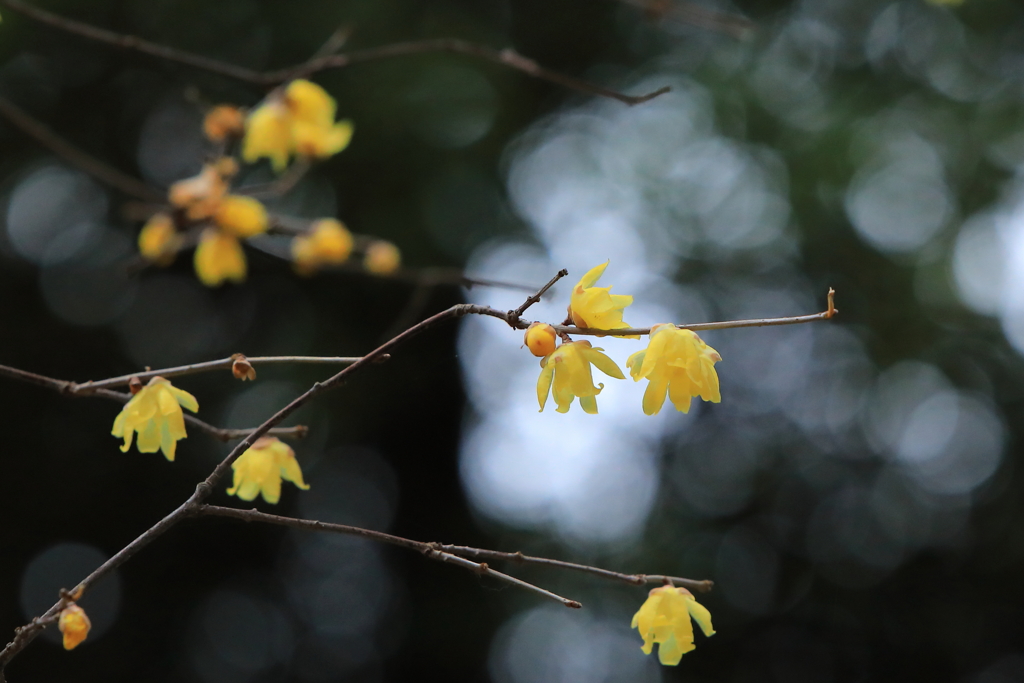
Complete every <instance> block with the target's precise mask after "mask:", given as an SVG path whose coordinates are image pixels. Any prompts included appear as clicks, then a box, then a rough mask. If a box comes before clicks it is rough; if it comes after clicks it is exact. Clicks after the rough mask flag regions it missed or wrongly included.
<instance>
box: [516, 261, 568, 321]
mask: <svg viewBox="0 0 1024 683" xmlns="http://www.w3.org/2000/svg"><path fill="white" fill-rule="evenodd" d="M568 274H569V271H568V270H566V269H565V268H562V269H561V270H560V271H558V272H557V273H555V276H554V277H553V278H551V279H550V280H549V281H548V283H547V284H546V285H544V286H543V287H541V288H540V289H539V290H537V293H536V294H533V295H531V296H529V297H527V298H526V301H524V302H523V304H522V305H521V306H520V307H519V308H517V309H516V310H514V311H509V312H508V317H509V320H514V321H515V322H519V318H521V317H522V315H523V313H525V312H526V309H527V308H529V307H530V306H532V305H534V304H535V303H537V302H538V301H540V298H541V297H542V296H544V293H545V292H546V291H548V290H549V289H551V288H552V287H553V286H554V285H555V283H556V282H558V281H559V280H561V279H562V278H563V277H565V276H566V275H568Z"/></svg>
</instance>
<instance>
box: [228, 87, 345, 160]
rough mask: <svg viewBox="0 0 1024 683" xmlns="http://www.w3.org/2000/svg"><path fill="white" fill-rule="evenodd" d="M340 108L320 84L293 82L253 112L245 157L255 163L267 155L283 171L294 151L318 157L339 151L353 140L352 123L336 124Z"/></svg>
mask: <svg viewBox="0 0 1024 683" xmlns="http://www.w3.org/2000/svg"><path fill="white" fill-rule="evenodd" d="M336 108H337V105H336V104H335V102H334V98H332V97H331V96H330V95H328V94H327V92H326V91H324V89H323V88H321V87H320V86H319V85H317V84H315V83H312V82H310V81H307V80H304V79H298V80H294V81H292V82H291V83H289V84H288V86H287V87H285V88H284V90H283V91H282V90H277V91H275V92H273V93H271V94H270V95H269V96H268V97H267V99H266V100H265V101H264V103H263V104H261V105H260V106H259V107H257V108H256V109H254V110H253V111H252V113H250V114H249V118H248V120H247V121H246V133H245V140H244V141H243V143H242V158H243V159H245V160H246V161H248V162H250V163H252V162H254V161H256V160H258V159H260V158H262V157H267V158H268V159H270V162H271V164H272V166H273V167H274V170H276V171H278V172H280V171H282V170H284V167H285V166H286V165H287V164H288V158H289V157H290V156H291V155H292V154H299V155H302V156H308V157H313V158H317V159H323V158H326V157H329V156H331V155H333V154H337V153H338V152H340V151H342V150H343V149H345V147H347V146H348V143H349V141H350V140H351V139H352V123H351V122H350V121H339V122H337V123H335V121H334V115H335V110H336Z"/></svg>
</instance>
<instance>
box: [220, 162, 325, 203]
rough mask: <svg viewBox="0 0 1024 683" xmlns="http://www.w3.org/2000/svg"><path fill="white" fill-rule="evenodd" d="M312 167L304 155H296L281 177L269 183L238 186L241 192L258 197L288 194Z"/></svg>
mask: <svg viewBox="0 0 1024 683" xmlns="http://www.w3.org/2000/svg"><path fill="white" fill-rule="evenodd" d="M309 169H310V163H309V159H307V158H306V157H304V156H299V157H296V159H295V162H294V163H293V164H292V165H291V166H289V167H288V170H287V171H285V172H284V173H282V174H281V176H280V177H279V178H276V179H275V180H272V181H270V182H269V183H260V184H258V185H249V186H247V187H246V186H243V187H239V188H238V193H239V194H244V195H249V196H250V197H255V198H257V199H276V198H277V197H283V196H284V195H286V194H288V193H289V192H290V191H291V190H292V188H293V187H295V186H296V185H298V184H299V181H300V180H302V178H303V177H304V176H305V175H306V173H307V172H308V171H309Z"/></svg>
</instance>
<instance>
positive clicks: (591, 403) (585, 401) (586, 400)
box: [580, 396, 597, 415]
mask: <svg viewBox="0 0 1024 683" xmlns="http://www.w3.org/2000/svg"><path fill="white" fill-rule="evenodd" d="M580 408H583V412H585V413H589V414H590V415H597V398H595V397H594V396H580Z"/></svg>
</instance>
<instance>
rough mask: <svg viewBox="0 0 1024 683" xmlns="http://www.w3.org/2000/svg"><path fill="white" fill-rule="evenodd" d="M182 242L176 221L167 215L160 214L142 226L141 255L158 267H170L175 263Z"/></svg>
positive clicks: (140, 237) (140, 234) (140, 238)
mask: <svg viewBox="0 0 1024 683" xmlns="http://www.w3.org/2000/svg"><path fill="white" fill-rule="evenodd" d="M181 242H182V238H181V235H180V234H178V231H177V230H176V229H175V228H174V220H173V219H172V218H171V217H170V216H168V215H167V214H166V213H158V214H155V215H153V216H152V217H151V218H150V219H149V220H148V221H146V224H145V225H143V226H142V231H141V232H140V233H139V253H140V254H142V256H143V258H145V259H147V260H149V261H152V262H153V263H156V264H157V265H160V266H169V265H170V264H171V263H172V262H173V261H174V257H175V255H177V253H178V249H179V248H180V247H181Z"/></svg>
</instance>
